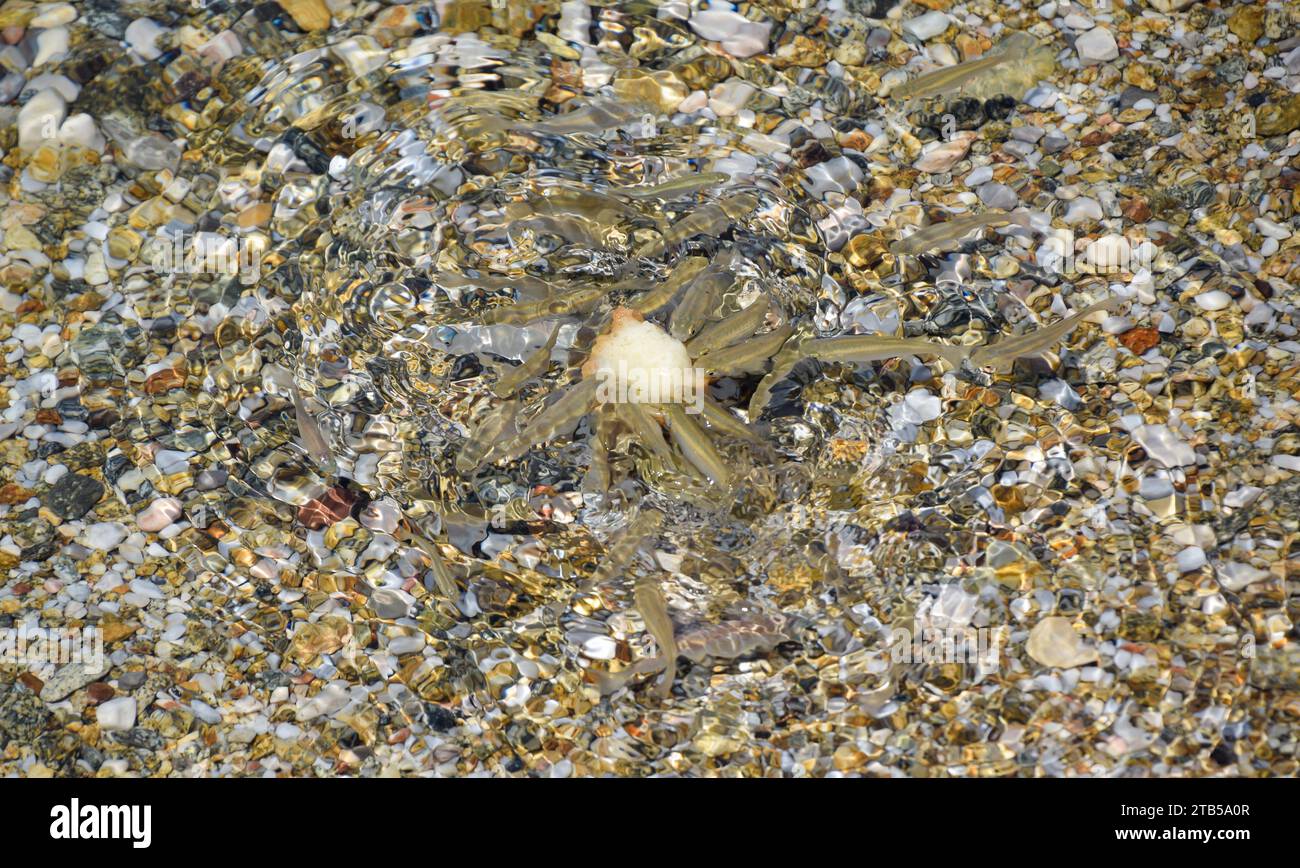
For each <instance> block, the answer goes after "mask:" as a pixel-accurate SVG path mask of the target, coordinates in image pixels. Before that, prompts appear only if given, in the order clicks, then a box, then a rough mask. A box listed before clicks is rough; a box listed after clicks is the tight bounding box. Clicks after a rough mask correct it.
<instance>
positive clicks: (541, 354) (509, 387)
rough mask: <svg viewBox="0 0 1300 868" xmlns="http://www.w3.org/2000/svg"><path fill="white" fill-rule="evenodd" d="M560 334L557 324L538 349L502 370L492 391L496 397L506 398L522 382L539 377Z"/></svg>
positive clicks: (544, 370) (545, 367)
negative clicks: (513, 365) (521, 360)
mask: <svg viewBox="0 0 1300 868" xmlns="http://www.w3.org/2000/svg"><path fill="white" fill-rule="evenodd" d="M559 336H560V327H559V326H558V325H557V326H556V327H555V328H554V329H552V330H551V336H550V337H549V338H548V339H547V340H546V343H545V344H543V345H542V347H541V348H540V349H538V350H537V351H536V352H534V353H533V354H532V355H530V356H529V357H528V358H527V359H524V361H523V362H521V363H520V364H519V365H517V366H515V367H513V368H507V369H505V371H503V372H502V374H501V376H500V378H499V379H498V380H497V382H496V385H495V386H493V387H492V393H493V394H494V395H496V396H497V397H498V398H508V397H510V396H511V395H513V394H515V393H516V392H518V391H519V390H520V389H521V388H523V385H524V383H526V382H528V381H529V380H531V379H532V378H533V377H540V376H541V375H542V374H544V373H546V370H547V369H548V368H549V367H550V366H551V351H552V350H554V349H555V339H556V338H557V337H559Z"/></svg>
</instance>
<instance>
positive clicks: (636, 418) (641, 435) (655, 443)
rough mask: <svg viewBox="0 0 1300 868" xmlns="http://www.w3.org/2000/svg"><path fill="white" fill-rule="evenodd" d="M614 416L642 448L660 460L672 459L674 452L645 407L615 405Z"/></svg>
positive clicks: (625, 404) (630, 404) (624, 404)
mask: <svg viewBox="0 0 1300 868" xmlns="http://www.w3.org/2000/svg"><path fill="white" fill-rule="evenodd" d="M614 414H615V415H616V416H618V418H619V419H620V420H621V421H622V422H623V424H624V425H626V426H627V427H628V430H630V431H631V432H632V436H633V437H634V438H635V439H636V440H637V441H638V442H639V443H640V444H641V447H642V448H644V449H645V450H647V451H648V452H650V453H652V454H654V455H658V456H659V457H660V458H665V459H669V460H671V459H672V457H673V450H672V448H671V447H669V445H668V441H667V440H665V439H664V432H663V429H662V428H660V427H659V423H658V422H657V421H655V419H654V417H653V416H651V415H650V412H649V411H648V410H647V409H646V408H645V407H644V406H642V405H641V404H636V403H623V404H615V405H614Z"/></svg>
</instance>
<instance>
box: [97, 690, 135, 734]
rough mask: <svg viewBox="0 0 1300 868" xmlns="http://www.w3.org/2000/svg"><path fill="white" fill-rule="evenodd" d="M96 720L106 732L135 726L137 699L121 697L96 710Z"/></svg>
mask: <svg viewBox="0 0 1300 868" xmlns="http://www.w3.org/2000/svg"><path fill="white" fill-rule="evenodd" d="M95 720H96V721H98V722H99V728H100V729H101V730H103V731H104V732H113V731H115V730H116V731H121V730H124V729H130V728H131V727H133V726H135V697H134V696H119V697H117V698H116V699H110V700H109V701H108V702H105V703H103V704H102V705H100V706H99V707H97V708H96V709H95Z"/></svg>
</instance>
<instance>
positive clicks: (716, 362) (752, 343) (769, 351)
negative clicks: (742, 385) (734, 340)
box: [694, 325, 794, 377]
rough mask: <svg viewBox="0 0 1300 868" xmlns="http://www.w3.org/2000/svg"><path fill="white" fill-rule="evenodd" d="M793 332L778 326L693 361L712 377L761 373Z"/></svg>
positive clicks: (785, 326)
mask: <svg viewBox="0 0 1300 868" xmlns="http://www.w3.org/2000/svg"><path fill="white" fill-rule="evenodd" d="M793 333H794V329H792V328H791V327H790V326H789V325H783V326H778V327H777V328H775V329H773V330H772V331H770V332H766V333H765V334H761V335H756V336H754V337H751V338H749V340H746V341H741V342H740V343H738V344H735V345H733V346H730V347H724V348H723V349H720V350H713V351H712V352H708V353H705V354H704V355H702V356H700V357H699V358H698V359H696V360H695V361H694V364H695V366H696V367H698V368H703V369H704V370H706V371H708V372H709V373H711V374H713V375H714V376H718V377H732V376H737V375H739V374H748V373H754V372H757V371H762V370H763V369H764V368H766V367H767V361H768V359H770V358H772V356H773V354H775V353H776V352H777V351H778V350H780V349H781V347H782V346H783V345H784V344H785V342H786V341H787V340H788V339H789V338H790V335H791V334H793Z"/></svg>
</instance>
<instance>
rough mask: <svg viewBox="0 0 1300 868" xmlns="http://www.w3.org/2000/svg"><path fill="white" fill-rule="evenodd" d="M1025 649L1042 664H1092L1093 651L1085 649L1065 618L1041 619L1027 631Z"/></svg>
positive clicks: (1081, 640)
mask: <svg viewBox="0 0 1300 868" xmlns="http://www.w3.org/2000/svg"><path fill="white" fill-rule="evenodd" d="M1025 651H1026V652H1027V653H1028V654H1029V656H1030V657H1032V658H1034V660H1036V661H1038V662H1039V663H1041V664H1042V665H1044V666H1051V667H1054V668H1059V669H1070V668H1073V667H1075V666H1082V665H1084V664H1085V663H1092V662H1093V661H1095V660H1096V659H1097V652H1096V651H1095V650H1093V649H1091V648H1088V647H1087V646H1086V645H1085V644H1084V643H1083V639H1082V638H1081V637H1080V636H1079V634H1078V633H1076V632H1075V630H1074V625H1073V624H1071V623H1070V619H1069V618H1061V617H1055V616H1054V617H1050V618H1043V619H1042V620H1041V621H1039V622H1038V623H1037V624H1035V625H1034V627H1033V629H1032V630H1030V631H1029V640H1028V641H1027V642H1026V643H1025Z"/></svg>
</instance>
